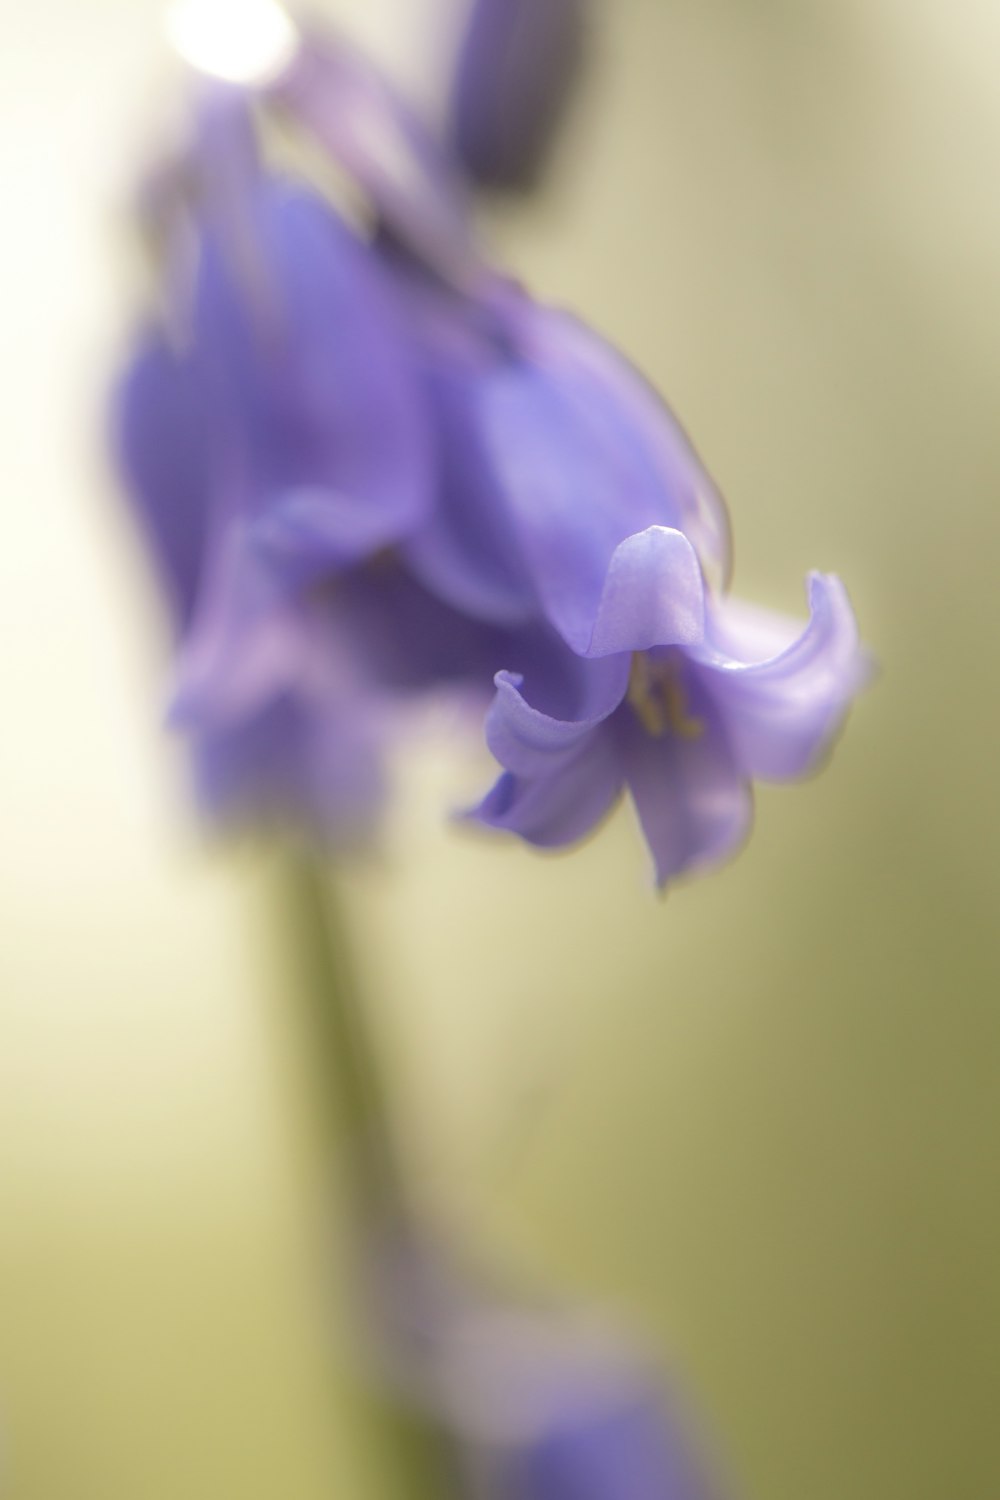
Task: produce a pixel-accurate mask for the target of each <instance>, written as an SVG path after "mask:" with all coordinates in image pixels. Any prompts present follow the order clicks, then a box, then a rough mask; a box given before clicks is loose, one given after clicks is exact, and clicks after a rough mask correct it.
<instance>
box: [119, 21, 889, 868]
mask: <svg viewBox="0 0 1000 1500" xmlns="http://www.w3.org/2000/svg"><path fill="white" fill-rule="evenodd" d="M279 117H280V119H281V121H282V124H283V125H284V127H285V129H286V130H287V129H288V127H289V126H290V127H291V128H292V130H293V131H298V132H300V133H302V134H307V135H309V136H311V137H312V139H313V141H314V143H318V144H319V146H320V147H321V148H322V150H323V151H325V152H326V153H327V154H328V155H329V156H330V157H331V158H332V159H333V160H334V161H335V163H336V165H337V168H338V171H339V174H340V180H345V179H346V181H347V182H348V183H349V184H350V187H351V195H350V198H349V203H350V208H349V210H348V209H347V208H344V207H343V205H341V206H339V207H338V206H337V205H336V204H335V202H334V201H333V199H332V198H331V197H330V196H328V195H326V194H324V193H320V192H319V191H317V190H316V189H315V188H314V187H312V186H310V185H309V184H308V183H307V182H306V181H304V180H301V179H299V178H296V177H294V176H291V175H289V174H288V173H286V172H284V171H279V170H278V169H276V168H275V167H272V166H270V165H268V164H267V153H266V152H265V151H264V150H263V149H262V144H261V133H262V130H263V131H264V132H265V133H266V131H267V130H268V129H269V128H270V124H269V122H270V121H271V120H273V119H276V118H279ZM192 118H193V124H192V127H191V130H190V134H189V137H188V138H187V139H186V140H185V141H184V142H183V143H182V145H181V146H180V147H179V148H178V150H177V151H176V153H175V154H174V155H173V156H172V157H171V158H170V159H169V160H168V161H166V162H165V163H164V164H163V165H162V166H161V167H160V168H159V169H158V170H157V171H156V172H155V173H153V174H151V175H150V177H149V179H148V180H147V182H146V184H145V187H144V192H143V197H142V210H143V214H144V218H145V221H146V223H147V226H148V227H150V228H151V230H152V231H153V232H154V233H155V237H156V244H157V250H158V256H159V266H160V271H161V277H160V280H161V295H160V298H159V302H160V307H161V313H160V316H159V317H158V319H157V320H155V321H151V322H150V323H149V324H148V326H146V327H145V328H144V329H143V331H142V332H141V334H140V335H139V337H138V339H137V341H136V347H135V349H134V351H133V353H132V355H131V358H130V361H129V363H128V367H127V369H126V370H125V372H124V375H123V377H122V379H121V382H120V384H119V387H118V391H117V394H116V400H115V425H116V434H117V444H118V450H119V453H120V455H121V461H122V466H123V470H124V473H125V476H126V479H127V482H128V488H129V491H130V494H131V497H132V499H133V502H134V506H135V509H136V511H137V513H138V516H139V518H140V520H141V523H142V525H143V527H144V529H145V532H146V534H147V536H148V538H149V541H150V544H151V549H152V551H153V554H154V556H155V558H156V561H157V563H158V565H159V568H160V571H161V574H162V576H163V579H164V583H165V587H166V589H167V592H168V594H169V597H170V599H171V601H172V606H173V614H174V618H175V621H176V627H177V637H178V648H177V663H176V681H175V688H174V695H173V705H172V710H171V712H172V718H173V721H174V722H175V724H176V725H177V726H178V727H179V728H181V729H182V730H183V731H184V732H185V733H186V734H187V735H188V736H189V738H190V742H191V745H192V750H193V755H194V760H195V765H196V767H197V777H198V782H199V786H200V788H201V793H202V796H203V800H204V802H205V804H206V805H207V806H208V807H209V808H210V809H211V810H212V811H214V812H215V813H217V814H219V815H220V816H223V817H233V816H238V817H244V816H254V817H257V816H260V815H272V816H277V817H282V818H288V817H292V818H297V819H299V820H301V821H302V822H304V823H305V824H306V825H308V826H309V827H311V828H314V829H319V830H322V831H324V832H325V833H326V834H327V835H329V836H330V837H331V838H333V839H334V840H336V841H342V840H344V839H347V838H355V837H359V836H363V835H364V833H365V831H366V830H367V829H368V827H369V826H370V824H371V821H372V819H373V817H374V816H375V814H376V813H377V811H378V808H379V806H380V805H381V801H382V797H383V778H382V773H381V770H380V764H381V759H382V750H383V748H384V746H385V744H386V741H387V737H388V736H389V735H391V734H392V732H393V727H394V725H395V724H396V722H397V716H398V711H399V707H400V705H401V704H403V703H405V702H406V701H407V700H409V699H412V698H413V697H414V696H423V695H426V694H427V693H430V692H439V691H440V690H441V689H442V688H452V689H456V690H460V691H463V692H469V693H472V694H473V696H474V695H475V694H476V693H477V692H479V693H481V694H482V695H483V696H482V698H481V700H480V701H481V703H482V706H483V709H484V710H485V709H486V705H487V702H488V695H489V694H490V693H491V692H492V694H493V697H492V704H491V706H489V708H488V711H486V715H485V727H486V739H487V742H488V745H489V748H490V750H491V751H492V753H493V755H494V756H495V757H496V759H497V760H498V761H499V762H500V766H501V768H502V771H501V774H500V777H499V779H498V780H497V782H496V784H495V785H494V787H493V788H492V790H491V791H489V793H488V794H487V795H486V796H485V798H484V799H483V800H482V802H481V803H480V804H479V806H478V807H477V808H475V809H473V810H472V811H471V812H470V813H469V814H468V816H469V817H470V819H472V820H474V821H476V822H478V823H480V824H482V825H486V826H488V827H490V828H493V829H502V830H506V831H508V832H510V833H514V834H517V835H520V837H521V838H523V839H525V840H527V841H528V842H530V843H532V844H535V845H539V846H543V847H560V846H563V845H567V844H570V843H572V842H574V841H576V840H578V839H580V838H582V837H583V836H584V835H585V834H587V833H588V832H590V830H591V829H592V828H593V827H594V826H595V825H596V824H597V823H598V821H599V820H600V819H601V818H602V817H603V816H604V814H605V813H606V812H607V811H608V809H609V808H610V807H611V806H612V805H613V804H614V803H615V801H616V800H617V799H618V798H619V797H620V795H621V794H622V792H623V791H625V790H627V792H628V793H629V794H630V796H631V798H632V799H633V801H634V803H635V806H636V809H637V811H638V815H639V819H640V821H641V824H642V828H643V831H644V834H645V837H646V840H647V842H648V844H649V847H650V849H651V851H652V854H653V859H654V864H655V870H656V877H657V881H658V882H659V883H660V884H661V885H662V884H664V883H666V882H667V881H669V880H670V879H671V878H673V877H674V876H677V875H680V874H682V873H683V872H685V871H687V870H690V869H693V868H695V867H697V866H699V865H702V864H705V863H707V862H711V861H714V860H717V859H719V858H721V857H722V856H725V855H726V854H727V853H729V852H730V851H731V850H732V849H733V848H734V847H735V846H736V845H737V844H738V843H739V842H740V841H741V840H742V838H743V837H744V835H745V833H746V831H747V828H748V825H749V821H750V817H751V799H750V784H751V782H752V781H753V780H754V779H755V778H765V779H773V780H785V779H788V778H792V777H796V776H799V775H801V774H802V773H804V772H806V771H808V770H809V769H810V768H811V767H813V766H814V765H815V764H816V763H817V761H818V760H819V759H820V758H821V757H822V755H823V754H824V751H825V750H826V748H827V746H828V745H829V744H830V742H831V739H832V737H833V736H834V734H835V733H836V731H837V728H838V726H839V724H840V722H841V720H842V719H843V717H844V714H845V712H846V710H847V708H848V706H849V704H850V701H851V699H852V697H853V695H854V694H855V693H856V692H857V690H858V688H859V686H860V685H861V683H862V681H863V677H864V671H865V668H864V656H863V653H862V651H861V650H860V648H859V644H858V638H857V632H856V628H855V623H854V619H853V616H852V612H851V609H850V606H849V604H848V601H847V598H846V595H845V592H844V589H843V587H842V585H841V584H840V583H839V582H838V580H837V579H836V578H833V577H830V576H825V575H814V576H813V577H812V578H811V579H810V582H809V607H810V619H809V621H808V623H807V624H806V625H805V627H804V628H803V627H800V626H799V625H797V624H796V623H795V622H790V621H787V620H785V619H783V618H780V617H775V616H772V615H770V614H767V613H764V612H762V611H759V610H752V609H749V608H747V607H745V606H743V605H739V604H737V603H735V602H734V601H733V600H732V599H731V598H730V597H729V595H728V593H727V591H726V585H727V581H728V574H729V564H730V558H729V531H728V523H727V517H726V512H725V508H724V505H723V502H722V500H721V498H720V496H719V494H718V492H717V490H716V488H715V486H714V485H713V483H712V481H711V479H710V478H709V476H708V474H707V473H706V472H705V470H704V468H703V466H702V464H701V462H700V460H699V459H698V457H697V455H696V453H695V452H694V450H693V448H692V447H691V444H690V443H689V442H688V440H687V438H686V437H685V435H684V433H683V431H682V430H681V428H680V427H679V425H678V424H677V422H676V421H675V419H674V417H673V416H672V415H671V413H670V411H669V410H668V408H667V407H666V406H665V405H664V404H663V403H662V401H661V400H660V399H659V398H658V397H657V395H656V394H655V393H654V391H653V390H651V388H650V387H649V386H648V385H647V384H646V382H645V381H644V380H643V379H642V377H641V376H640V375H639V374H638V373H637V372H636V371H635V370H634V369H633V368H632V367H631V366H630V365H629V364H628V362H627V361H626V360H625V359H624V358H622V357H621V356H620V355H619V354H617V353H616V352H615V351H614V350H613V349H611V348H610V347H609V346H608V345H607V344H606V343H604V342H603V341H602V340H601V339H600V338H599V337H597V336H596V335H595V334H594V333H593V332H591V331H590V330H588V329H587V328H586V327H585V326H584V325H583V324H581V323H580V322H578V321H577V320H576V319H575V318H573V317H571V316H569V315H568V314H566V313H564V312H561V311H557V310H554V309H552V308H549V307H545V306H542V305H540V304H538V303H537V302H535V301H533V300H532V299H531V298H530V296H528V295H527V294H526V293H525V292H524V291H523V290H522V289H521V288H520V287H518V286H517V285H515V284H514V283H512V282H511V281H510V280H508V279H506V278H505V277H503V276H502V275H501V274H499V273H498V272H497V271H496V270H494V269H493V268H492V267H491V266H490V265H489V263H488V262H487V261H486V260H485V259H484V257H483V255H482V253H481V252H480V250H479V247H478V245H477V242H476V238H475V234H474V230H473V226H472V223H471V219H470V214H469V209H468V204H467V201H466V189H465V184H464V180H463V174H462V169H461V166H460V163H459V160H458V158H457V156H455V155H454V154H453V152H452V150H451V149H450V148H448V147H446V146H444V145H442V144H441V143H440V142H439V141H437V140H436V139H435V138H434V137H433V136H432V135H431V134H430V132H429V131H428V130H427V129H425V128H424V126H423V125H422V123H421V122H420V121H419V120H418V119H417V118H416V117H415V116H414V115H413V113H412V112H411V111H410V110H409V109H408V108H407V107H406V105H405V104H404V103H403V102H402V101H401V100H400V99H399V98H398V97H397V96H396V95H395V94H394V93H393V91H392V90H391V89H390V88H389V86H388V85H387V84H386V83H385V82H384V80H383V79H382V78H381V77H380V76H379V75H378V74H377V73H376V72H374V71H373V70H372V69H371V67H370V66H369V65H368V64H367V63H366V62H365V61H364V60H363V59H361V58H359V57H357V56H356V55H355V54H354V53H353V52H351V51H350V50H349V49H348V48H346V47H345V46H343V45H341V44H339V43H337V44H332V43H329V42H326V41H324V42H319V41H317V40H315V39H312V38H305V39H304V40H303V42H302V45H301V46H300V49H299V52H298V54H297V55H296V57H295V58H294V60H293V61H292V63H291V64H290V65H289V67H288V68H286V70H285V71H284V72H283V74H282V75H281V77H280V78H278V79H277V80H276V81H272V82H271V83H269V84H268V85H267V87H266V88H265V87H261V88H260V89H258V90H256V91H253V92H252V93H251V91H249V90H246V89H234V88H229V87H222V86H214V85H213V86H201V87H200V89H199V93H198V97H197V99H196V101H195V107H194V109H193V110H192Z"/></svg>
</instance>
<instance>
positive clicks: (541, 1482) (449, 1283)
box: [364, 1230, 721, 1500]
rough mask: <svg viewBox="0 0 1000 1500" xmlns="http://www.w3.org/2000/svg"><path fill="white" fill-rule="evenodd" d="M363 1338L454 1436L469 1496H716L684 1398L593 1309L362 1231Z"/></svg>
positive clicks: (515, 1499)
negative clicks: (515, 1289)
mask: <svg viewBox="0 0 1000 1500" xmlns="http://www.w3.org/2000/svg"><path fill="white" fill-rule="evenodd" d="M364 1244H365V1263H364V1271H365V1280H366V1282H367V1284H368V1295H369V1298H370V1303H371V1307H372V1309H373V1312H374V1319H373V1331H374V1333H375V1335H376V1339H377V1342H376V1345H375V1348H374V1350H373V1351H372V1352H373V1353H374V1355H375V1359H376V1362H377V1368H378V1369H380V1371H381V1373H382V1377H383V1379H384V1380H386V1381H387V1383H388V1384H389V1385H390V1386H391V1388H392V1389H393V1390H394V1391H395V1392H396V1394H397V1395H398V1396H399V1397H400V1398H401V1399H402V1400H403V1401H404V1402H405V1403H406V1404H408V1405H409V1406H411V1407H413V1408H416V1409H418V1410H420V1411H423V1412H424V1413H426V1414H427V1415H428V1416H430V1417H431V1418H432V1419H433V1420H434V1422H435V1423H437V1424H438V1425H439V1426H440V1427H441V1428H442V1429H443V1430H444V1431H445V1432H446V1433H448V1434H449V1435H450V1436H451V1437H452V1438H453V1440H455V1443H456V1448H457V1451H458V1455H459V1458H460V1461H461V1467H462V1469H463V1471H464V1474H465V1476H466V1480H467V1483H466V1486H465V1487H464V1488H463V1491H462V1492H463V1493H469V1494H471V1495H474V1496H476V1497H477V1500H717V1497H718V1496H719V1494H720V1493H721V1490H720V1489H719V1487H718V1484H717V1481H716V1477H715V1473H714V1468H715V1466H714V1464H713V1463H712V1462H710V1461H709V1458H710V1456H709V1455H707V1454H706V1453H705V1452H704V1451H703V1444H702V1442H701V1441H700V1435H699V1434H698V1433H697V1432H696V1431H695V1429H694V1426H693V1424H692V1423H691V1421H690V1419H689V1417H688V1414H687V1412H686V1411H685V1410H684V1409H683V1407H682V1404H681V1403H680V1402H679V1401H678V1400H677V1398H676V1397H675V1396H674V1394H673V1392H672V1391H671V1390H669V1389H668V1388H667V1387H666V1386H665V1384H664V1382H662V1381H661V1380H660V1379H658V1378H657V1375H656V1373H655V1372H654V1370H653V1369H652V1368H651V1367H649V1366H648V1365H647V1363H646V1361H645V1360H644V1359H643V1358H642V1357H641V1356H640V1354H639V1352H637V1350H636V1349H635V1348H634V1347H633V1346H632V1345H631V1344H630V1343H629V1342H628V1341H626V1340H625V1339H623V1338H622V1337H621V1335H620V1334H619V1333H618V1331H617V1330H616V1329H614V1328H612V1327H610V1326H608V1325H607V1324H606V1323H605V1322H604V1321H603V1320H601V1319H600V1318H598V1317H597V1316H595V1315H592V1314H590V1313H587V1312H584V1311H581V1310H579V1309H574V1308H571V1307H567V1306H561V1305H556V1304H553V1303H551V1302H549V1301H547V1300H545V1299H543V1298H539V1297H538V1296H537V1295H528V1296H524V1295H523V1294H522V1295H521V1296H520V1297H517V1298H515V1297H514V1296H513V1295H511V1288H510V1287H508V1286H507V1285H506V1284H505V1283H503V1282H497V1281H496V1280H495V1279H494V1278H490V1279H489V1280H487V1279H482V1278H479V1277H476V1276H470V1275H469V1273H468V1268H467V1267H464V1266H459V1265H458V1264H456V1262H455V1261H454V1259H453V1257H451V1256H449V1255H448V1254H447V1252H446V1250H445V1248H444V1247H443V1246H442V1245H440V1244H435V1243H431V1242H428V1241H426V1240H421V1241H420V1242H419V1243H417V1242H415V1240H414V1238H413V1237H412V1235H411V1236H405V1235H400V1233H399V1232H398V1230H396V1231H393V1232H392V1233H390V1234H385V1233H384V1232H383V1233H382V1234H376V1235H373V1236H371V1237H370V1238H366V1240H365V1241H364Z"/></svg>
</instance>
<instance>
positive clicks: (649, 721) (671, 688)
mask: <svg viewBox="0 0 1000 1500" xmlns="http://www.w3.org/2000/svg"><path fill="white" fill-rule="evenodd" d="M625 696H626V701H627V702H628V705H629V707H630V708H631V709H632V711H633V713H634V714H635V716H636V718H637V719H638V720H639V723H640V724H641V725H642V727H643V729H645V731H646V733H647V734H649V735H652V736H653V738H654V739H662V738H663V736H664V735H665V734H666V733H667V732H668V731H670V732H671V733H673V734H675V735H676V736H677V738H678V739H681V740H697V739H700V738H701V736H702V735H703V734H704V732H705V722H704V720H703V719H699V718H697V717H696V716H695V715H693V714H691V713H689V712H688V702H687V695H686V694H685V692H684V684H683V683H682V681H681V678H680V672H679V668H678V664H677V662H676V661H675V660H674V659H673V658H672V657H659V658H656V659H654V658H652V657H651V656H649V655H648V654H647V653H646V652H644V651H636V652H634V653H633V656H632V666H631V670H630V671H629V679H628V691H627V693H626V695H625Z"/></svg>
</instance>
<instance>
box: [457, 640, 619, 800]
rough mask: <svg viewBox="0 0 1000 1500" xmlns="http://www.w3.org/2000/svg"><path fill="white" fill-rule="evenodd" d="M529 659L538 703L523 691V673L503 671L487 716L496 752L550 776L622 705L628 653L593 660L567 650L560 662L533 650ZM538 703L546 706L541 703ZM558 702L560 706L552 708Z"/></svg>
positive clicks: (519, 768) (516, 766) (517, 767)
mask: <svg viewBox="0 0 1000 1500" xmlns="http://www.w3.org/2000/svg"><path fill="white" fill-rule="evenodd" d="M529 659H530V660H531V663H532V665H531V670H530V679H529V683H528V692H529V693H531V695H532V696H533V697H534V700H535V703H534V704H532V703H531V702H529V701H528V696H527V694H526V693H525V692H524V691H523V688H524V684H525V675H524V674H523V673H513V672H498V673H497V675H496V679H495V680H496V688H497V693H496V697H495V699H494V700H493V703H492V705H491V707H490V711H489V713H488V714H487V716H486V743H487V744H488V746H489V748H490V750H491V752H492V754H493V755H495V756H496V758H497V760H498V761H499V762H500V764H501V765H502V766H504V767H505V768H506V769H507V770H508V771H514V772H516V773H517V774H518V775H519V776H537V775H547V774H549V773H550V772H552V771H554V770H555V769H556V767H557V766H558V765H559V764H561V763H562V762H563V761H565V760H566V759H567V757H568V756H571V755H573V754H575V753H576V752H577V751H578V750H580V749H581V748H582V747H583V746H584V745H585V744H586V742H587V741H588V740H589V739H591V738H592V737H593V736H594V733H595V731H596V730H597V729H598V727H599V726H600V725H601V724H602V723H603V722H604V720H605V719H607V718H608V717H609V716H610V715H611V714H612V713H613V712H614V710H615V709H616V708H617V707H618V704H619V703H620V702H621V701H622V698H623V697H624V694H625V689H626V686H627V683H628V660H627V658H623V657H612V658H607V659H604V660H600V661H593V662H590V661H582V660H580V659H579V658H573V657H571V656H569V653H564V656H563V660H562V661H560V662H559V663H558V664H555V663H552V662H549V663H546V662H544V661H540V660H539V658H538V656H537V655H536V654H535V653H533V652H532V653H530V654H529ZM557 674H558V675H557ZM539 702H541V703H542V704H543V705H544V706H542V707H539V706H536V705H537V704H538V703H539ZM557 704H558V706H559V709H560V710H561V711H560V712H552V711H551V709H554V708H555V707H556V705H557ZM547 709H549V710H550V711H546V710H547Z"/></svg>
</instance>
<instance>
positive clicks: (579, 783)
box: [468, 731, 622, 849]
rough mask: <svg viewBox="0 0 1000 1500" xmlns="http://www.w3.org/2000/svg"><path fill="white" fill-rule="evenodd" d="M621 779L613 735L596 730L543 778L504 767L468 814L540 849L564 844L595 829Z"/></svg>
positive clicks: (614, 795)
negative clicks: (493, 783)
mask: <svg viewBox="0 0 1000 1500" xmlns="http://www.w3.org/2000/svg"><path fill="white" fill-rule="evenodd" d="M621 786H622V777H621V770H620V767H619V764H618V760H617V757H616V755H615V753H614V746H613V744H612V743H611V740H610V736H608V735H606V734H602V733H601V732H600V731H598V732H596V733H592V734H591V735H590V736H589V738H588V739H587V740H586V741H585V743H584V744H583V747H582V749H580V750H578V751H577V752H576V753H575V754H571V755H568V756H567V757H565V758H563V759H560V760H559V762H558V765H557V768H556V769H555V770H553V771H552V772H551V773H550V774H548V775H543V776H517V775H515V774H514V773H513V772H511V771H505V772H504V773H503V775H502V776H501V777H500V778H499V780H498V781H497V782H496V784H495V785H494V787H493V788H492V790H491V791H490V792H488V793H487V795H486V796H485V797H484V798H483V800H482V802H481V803H480V804H479V806H478V807H477V808H474V809H473V810H472V812H471V813H469V814H468V817H469V818H470V819H471V820H472V821H474V822H477V823H481V824H483V825H484V826H485V827H488V828H496V829H501V830H503V831H505V832H507V833H516V834H518V835H519V836H520V837H521V838H523V839H525V840H526V841H527V842H528V843H529V844H535V845H537V846H538V847H539V848H542V849H556V848H562V847H564V846H565V845H567V844H573V843H576V841H577V840H578V839H581V838H583V837H584V836H585V835H586V834H588V833H590V831H591V830H592V829H593V828H594V827H596V825H597V824H598V823H599V822H600V820H601V819H602V818H603V817H604V815H605V813H607V812H608V811H609V809H610V808H611V806H612V805H613V803H614V802H615V801H616V799H617V798H618V795H619V793H620V792H621Z"/></svg>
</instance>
